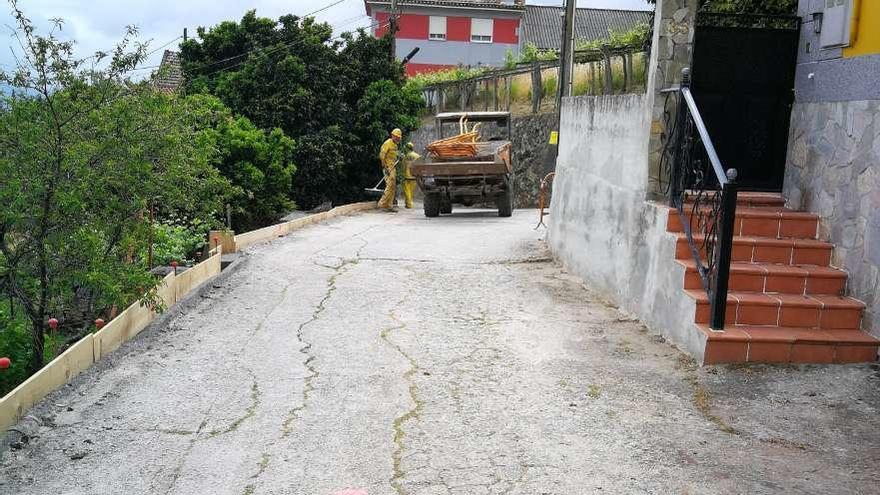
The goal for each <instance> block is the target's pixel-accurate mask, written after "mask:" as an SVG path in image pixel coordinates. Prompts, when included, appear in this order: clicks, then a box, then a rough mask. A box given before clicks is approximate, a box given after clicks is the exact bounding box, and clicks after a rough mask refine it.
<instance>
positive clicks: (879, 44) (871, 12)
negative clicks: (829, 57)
mask: <svg viewBox="0 0 880 495" xmlns="http://www.w3.org/2000/svg"><path fill="white" fill-rule="evenodd" d="M853 6H854V7H855V8H854V9H853V27H854V28H855V29H853V31H852V37H853V43H852V45H851V46H849V47H847V48H844V49H843V56H844V58H852V57H860V56H863V55H873V54H880V1H878V0H855V2H854V4H853Z"/></svg>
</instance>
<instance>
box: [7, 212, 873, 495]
mask: <svg viewBox="0 0 880 495" xmlns="http://www.w3.org/2000/svg"><path fill="white" fill-rule="evenodd" d="M536 220H537V214H536V212H535V211H533V210H526V211H518V212H516V214H515V215H514V216H513V217H512V218H509V219H502V218H498V217H496V216H495V215H494V212H490V211H486V210H470V209H467V210H457V211H456V214H455V215H453V216H449V217H441V218H438V219H426V218H424V217H423V216H422V215H421V212H420V211H411V212H401V213H398V214H396V215H391V214H387V213H379V212H374V213H366V214H362V215H357V216H352V217H345V218H342V219H337V220H335V221H332V222H329V223H325V224H321V225H317V226H314V227H311V228H308V229H305V230H302V231H298V232H295V233H294V234H292V235H290V236H288V237H285V238H281V239H278V240H276V241H273V242H271V243H269V244H265V245H262V246H259V247H256V248H254V249H252V250H251V251H250V252H249V254H248V255H247V257H246V259H245V260H244V261H243V264H242V265H240V266H239V267H238V269H237V271H236V272H234V273H233V274H232V275H231V276H229V277H227V278H225V279H224V280H222V281H220V282H217V283H215V284H214V285H215V286H214V287H211V288H210V290H208V291H206V292H205V293H203V294H201V295H199V296H196V297H194V298H193V299H192V300H190V301H189V302H187V303H185V304H184V305H182V307H181V309H180V310H179V311H177V312H176V313H175V314H173V315H170V317H169V318H165V319H164V320H165V321H163V322H161V323H160V324H156V325H154V326H153V327H151V328H150V329H148V330H147V331H145V332H144V333H142V334H141V335H140V336H138V338H137V339H135V340H134V341H132V342H130V343H128V344H126V345H125V346H123V347H122V348H121V349H120V350H119V351H117V352H116V353H114V354H112V355H111V356H110V357H109V358H108V359H106V360H103V361H102V362H101V363H99V364H98V365H97V366H95V367H94V368H92V369H91V370H89V371H88V372H87V373H85V374H83V375H81V376H79V377H77V378H76V379H75V380H74V381H73V382H72V383H71V384H69V385H68V386H66V387H64V388H63V389H62V390H59V391H57V392H56V393H53V394H52V395H50V396H49V397H48V398H47V399H46V400H44V401H43V402H42V403H41V404H40V405H39V406H38V407H36V408H35V409H34V410H33V411H32V412H31V414H32V415H33V416H34V417H35V418H37V419H38V420H39V422H40V423H41V426H39V428H38V429H37V430H36V432H35V434H34V435H33V438H31V439H30V441H29V442H28V443H26V444H24V446H23V447H22V448H20V449H16V450H8V449H7V450H5V451H4V452H2V454H0V455H2V458H0V493H15V494H41V495H42V494H56V493H64V494H111V493H112V494H122V493H124V494H139V493H149V494H206V493H211V494H234V495H242V494H269V493H272V494H320V495H323V494H326V495H331V494H333V493H335V492H336V491H339V490H342V489H345V488H361V489H365V490H366V491H367V492H368V493H369V494H370V495H380V494H391V495H401V494H413V495H415V494H419V495H429V494H438V495H440V494H442V495H445V494H462V495H464V494H554V495H555V494H560V495H561V494H585V493H691V494H702V493H707V494H709V493H711V494H714V493H823V494H831V493H880V474H878V473H880V393H878V392H880V367H878V366H876V365H874V366H871V365H860V366H833V367H830V366H800V367H798V366H790V367H779V366H776V367H770V366H766V367H761V366H750V367H707V368H698V367H696V366H695V365H694V364H693V362H692V361H690V360H689V359H688V358H686V357H685V356H684V355H683V354H681V353H680V352H678V351H677V350H676V349H675V348H673V347H672V346H670V345H668V344H666V343H665V342H664V341H663V339H662V338H661V337H659V336H656V335H653V334H651V333H650V332H649V331H648V330H647V329H645V328H644V327H643V326H642V325H641V324H640V323H638V322H637V321H635V320H633V319H632V318H630V317H629V316H628V315H626V314H624V313H622V312H620V311H618V310H617V309H615V308H614V307H613V306H612V305H610V304H608V303H605V302H603V300H602V299H601V297H599V296H598V295H597V294H595V293H594V292H592V291H591V290H590V289H589V288H588V287H585V286H584V285H583V284H581V283H580V281H578V280H576V279H575V278H573V277H571V276H569V275H567V274H566V272H565V271H564V270H563V269H562V268H561V267H560V266H559V265H557V264H555V263H554V262H552V261H551V260H550V256H549V253H548V252H547V251H546V248H545V245H544V243H543V241H542V236H543V235H544V232H545V231H534V230H532V227H533V226H534V224H535V222H536ZM551 221H552V219H551ZM584 255H585V256H588V255H589V253H584ZM670 262H671V261H670Z"/></svg>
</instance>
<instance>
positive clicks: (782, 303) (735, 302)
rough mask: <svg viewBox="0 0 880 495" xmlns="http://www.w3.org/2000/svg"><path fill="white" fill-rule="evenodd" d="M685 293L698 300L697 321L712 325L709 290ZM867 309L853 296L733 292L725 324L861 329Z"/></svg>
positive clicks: (729, 298)
mask: <svg viewBox="0 0 880 495" xmlns="http://www.w3.org/2000/svg"><path fill="white" fill-rule="evenodd" d="M685 292H686V293H687V294H688V295H689V296H691V297H692V298H694V299H695V300H696V301H697V311H696V315H695V317H694V322H695V323H698V324H708V323H709V318H710V314H711V312H710V305H709V298H708V297H707V296H706V291H704V290H685ZM864 309H865V304H864V303H863V302H861V301H858V300H856V299H853V298H850V297H840V296H819V295H812V296H798V295H792V294H758V293H754V292H736V291H731V292H729V293H728V294H727V313H726V316H725V323H726V325H728V326H735V325H750V326H766V327H774V326H779V327H802V328H817V329H823V330H858V329H859V326H860V324H861V322H862V312H863V311H864Z"/></svg>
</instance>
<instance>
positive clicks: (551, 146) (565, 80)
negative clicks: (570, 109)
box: [545, 0, 577, 172]
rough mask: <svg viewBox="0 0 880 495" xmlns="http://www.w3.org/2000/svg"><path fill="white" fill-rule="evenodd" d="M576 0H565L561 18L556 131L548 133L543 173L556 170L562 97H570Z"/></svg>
mask: <svg viewBox="0 0 880 495" xmlns="http://www.w3.org/2000/svg"><path fill="white" fill-rule="evenodd" d="M576 8H577V0H565V16H564V17H563V18H562V25H563V28H562V46H561V49H560V53H559V77H557V78H556V80H557V81H558V82H557V84H558V85H559V86H557V87H556V130H555V131H552V132H551V133H550V142H549V143H548V146H547V154H546V158H545V172H551V171H555V170H556V161H557V160H558V159H559V137H560V136H559V134H560V132H559V131H561V129H560V127H561V126H562V97H563V96H571V80H572V77H571V76H572V73H573V72H574V16H575V12H576V11H577V10H576Z"/></svg>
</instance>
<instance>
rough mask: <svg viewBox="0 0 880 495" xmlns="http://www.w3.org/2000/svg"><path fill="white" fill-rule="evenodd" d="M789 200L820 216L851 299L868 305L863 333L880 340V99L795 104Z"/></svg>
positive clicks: (787, 185)
mask: <svg viewBox="0 0 880 495" xmlns="http://www.w3.org/2000/svg"><path fill="white" fill-rule="evenodd" d="M789 136H790V137H789V152H788V160H787V164H786V167H785V186H784V190H783V192H784V194H785V197H786V198H787V199H788V201H789V203H790V206H791V207H792V208H795V209H804V210H807V211H811V212H814V213H817V214H819V215H820V222H819V236H820V237H821V238H822V239H825V240H828V241H830V242H832V243H834V247H835V249H834V257H833V259H832V264H833V265H834V266H836V267H838V268H841V269H843V270H846V271H847V272H848V273H849V282H848V286H847V295H850V296H852V297H855V298H856V299H860V300H862V301H864V302H865V303H866V304H867V305H868V308H867V311H866V312H865V319H864V322H863V328H864V329H865V330H866V331H868V332H870V333H872V334H873V335H875V336H880V100H866V101H849V102H847V101H841V102H815V103H813V102H806V103H801V102H799V103H796V104H795V105H794V108H793V110H792V115H791V134H790V135H789Z"/></svg>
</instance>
